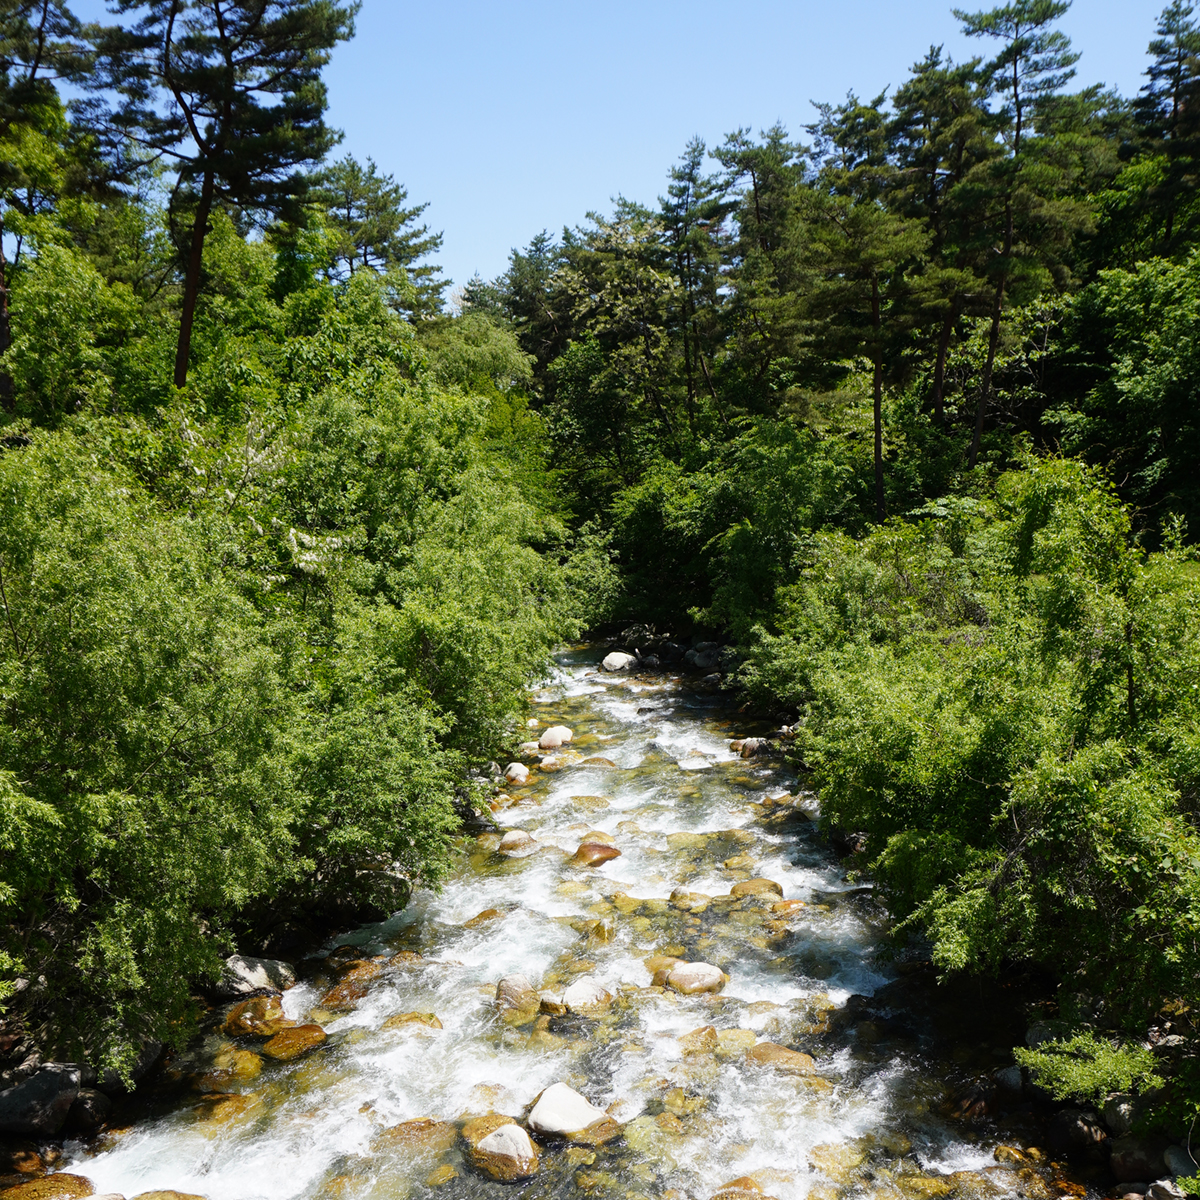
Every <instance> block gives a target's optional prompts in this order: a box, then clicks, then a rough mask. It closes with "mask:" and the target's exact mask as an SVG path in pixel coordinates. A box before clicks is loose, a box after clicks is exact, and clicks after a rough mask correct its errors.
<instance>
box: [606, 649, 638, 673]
mask: <svg viewBox="0 0 1200 1200" xmlns="http://www.w3.org/2000/svg"><path fill="white" fill-rule="evenodd" d="M600 666H601V667H602V668H603V669H604V670H605V671H628V670H629V669H630V668H631V667H635V666H637V658H636V657H635V656H634V655H632V654H626V653H625V651H624V650H614V651H613V652H612V653H611V654H606V655H605V656H604V661H603V662H602V663H601V664H600Z"/></svg>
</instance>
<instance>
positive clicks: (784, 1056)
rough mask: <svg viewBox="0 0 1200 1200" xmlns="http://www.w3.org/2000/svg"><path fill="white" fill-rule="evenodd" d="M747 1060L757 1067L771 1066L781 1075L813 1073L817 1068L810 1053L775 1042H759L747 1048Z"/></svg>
mask: <svg viewBox="0 0 1200 1200" xmlns="http://www.w3.org/2000/svg"><path fill="white" fill-rule="evenodd" d="M746 1061H747V1062H749V1063H752V1064H753V1065H754V1066H757V1067H770V1069H771V1070H772V1071H775V1072H777V1073H778V1074H780V1075H811V1074H813V1072H814V1071H815V1070H816V1064H815V1063H814V1062H813V1060H812V1058H811V1057H810V1056H809V1055H807V1054H801V1053H800V1051H798V1050H789V1049H788V1048H787V1047H786V1046H779V1045H776V1043H774V1042H759V1043H758V1045H756V1046H753V1047H752V1048H751V1049H749V1050H747V1051H746Z"/></svg>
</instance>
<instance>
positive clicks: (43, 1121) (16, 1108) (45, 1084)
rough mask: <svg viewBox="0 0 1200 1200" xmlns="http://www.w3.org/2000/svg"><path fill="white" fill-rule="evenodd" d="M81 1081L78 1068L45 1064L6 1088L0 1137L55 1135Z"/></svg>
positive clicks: (2, 1097) (0, 1100) (0, 1107)
mask: <svg viewBox="0 0 1200 1200" xmlns="http://www.w3.org/2000/svg"><path fill="white" fill-rule="evenodd" d="M80 1078H81V1075H80V1071H79V1068H78V1067H72V1066H64V1065H61V1064H58V1063H48V1064H47V1065H46V1066H44V1067H42V1068H41V1070H39V1071H38V1072H37V1073H36V1074H35V1075H31V1076H30V1077H29V1078H28V1079H23V1080H22V1081H21V1082H20V1083H18V1084H15V1085H14V1086H13V1087H10V1088H5V1089H4V1091H2V1092H0V1133H15V1134H32V1135H34V1136H42V1137H51V1136H53V1135H54V1134H56V1133H57V1132H58V1131H59V1130H60V1129H61V1128H62V1127H63V1125H64V1123H65V1122H66V1119H67V1114H68V1113H69V1112H70V1111H71V1105H72V1104H74V1103H75V1099H76V1097H77V1096H78V1095H79V1081H80ZM89 1194H90V1193H89Z"/></svg>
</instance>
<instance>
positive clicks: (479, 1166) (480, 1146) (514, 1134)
mask: <svg viewBox="0 0 1200 1200" xmlns="http://www.w3.org/2000/svg"><path fill="white" fill-rule="evenodd" d="M462 1136H463V1141H465V1142H466V1143H467V1157H468V1158H469V1159H470V1161H471V1165H472V1166H473V1167H475V1168H476V1170H479V1171H482V1172H483V1173H484V1174H485V1175H489V1176H491V1178H492V1179H498V1180H499V1181H500V1182H501V1183H514V1182H516V1181H517V1180H518V1179H529V1178H531V1177H532V1176H533V1175H535V1174H536V1173H537V1169H538V1152H537V1147H536V1146H535V1145H534V1144H533V1142H532V1141H531V1140H530V1137H529V1134H527V1133H526V1132H525V1130H524V1129H522V1128H521V1127H520V1125H517V1124H516V1123H515V1122H514V1121H513V1119H512V1117H506V1116H503V1115H501V1114H500V1113H489V1114H488V1115H487V1116H484V1117H476V1118H475V1119H474V1120H471V1121H468V1122H467V1123H466V1124H465V1125H464V1126H463V1130H462Z"/></svg>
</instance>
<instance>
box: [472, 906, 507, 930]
mask: <svg viewBox="0 0 1200 1200" xmlns="http://www.w3.org/2000/svg"><path fill="white" fill-rule="evenodd" d="M502 916H504V910H503V909H500V908H485V909H484V910H483V912H481V913H478V914H477V915H476V916H473V917H472V918H471V919H470V920H469V921H464V922H463V928H464V929H478V928H479V926H480V925H486V924H487V923H488V922H489V921H494V920H495V919H496V918H497V917H502Z"/></svg>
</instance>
